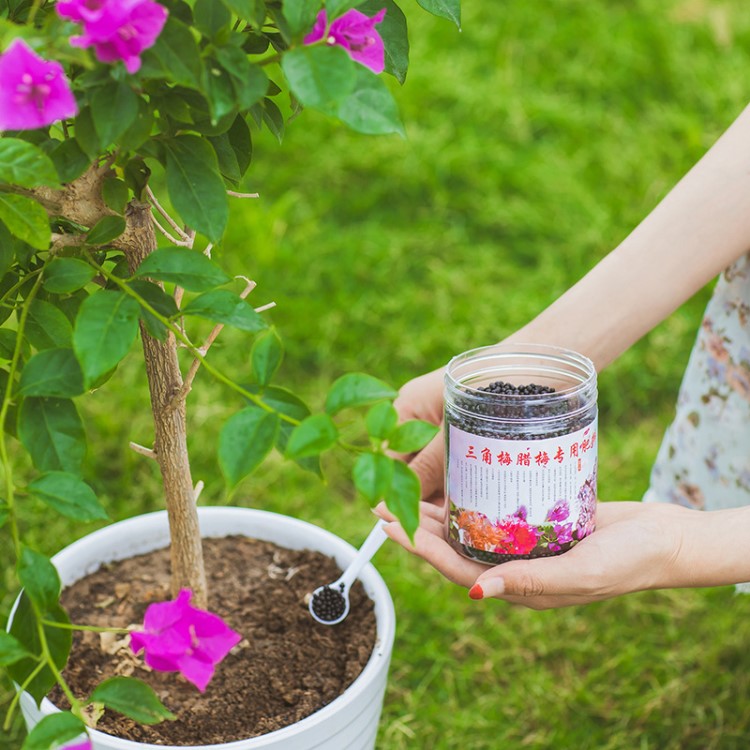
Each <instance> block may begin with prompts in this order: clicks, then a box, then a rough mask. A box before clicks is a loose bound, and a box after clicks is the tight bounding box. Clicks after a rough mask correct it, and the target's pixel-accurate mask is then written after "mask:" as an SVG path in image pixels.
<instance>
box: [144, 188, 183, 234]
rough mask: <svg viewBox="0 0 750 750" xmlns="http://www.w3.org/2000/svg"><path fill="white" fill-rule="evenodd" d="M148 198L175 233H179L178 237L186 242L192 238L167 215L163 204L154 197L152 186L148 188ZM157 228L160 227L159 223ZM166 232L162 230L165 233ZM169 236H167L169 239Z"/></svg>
mask: <svg viewBox="0 0 750 750" xmlns="http://www.w3.org/2000/svg"><path fill="white" fill-rule="evenodd" d="M146 197H147V198H148V202H149V203H150V204H151V205H152V206H153V207H154V208H155V209H156V210H157V211H158V212H159V213H160V214H161V215H162V216H163V217H164V218H165V219H166V220H167V224H169V226H170V227H172V229H174V231H175V232H177V236H178V237H179V238H180V239H181V240H182V241H183V242H186V241H187V240H189V239H190V236H189V235H188V234H187V232H186V231H185V230H184V229H183V228H182V227H181V226H180V225H179V224H178V223H177V222H176V221H175V220H174V219H173V218H172V217H171V216H170V215H169V214H168V213H167V211H166V210H165V209H164V208H163V206H162V205H161V203H159V201H158V200H157V199H156V196H155V195H154V191H153V190H151V188H150V186H148V185H147V186H146ZM156 223H157V226H158V222H156ZM163 231H164V230H162V232H163ZM168 236H169V235H167V237H168Z"/></svg>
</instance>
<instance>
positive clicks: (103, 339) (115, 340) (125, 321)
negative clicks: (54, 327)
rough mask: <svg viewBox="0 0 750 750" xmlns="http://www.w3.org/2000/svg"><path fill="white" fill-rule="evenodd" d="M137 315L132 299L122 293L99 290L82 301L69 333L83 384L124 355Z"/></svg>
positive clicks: (117, 361)
mask: <svg viewBox="0 0 750 750" xmlns="http://www.w3.org/2000/svg"><path fill="white" fill-rule="evenodd" d="M139 312H140V308H139V306H138V303H137V302H136V301H135V299H133V298H132V297H130V296H128V295H126V294H124V293H123V292H114V291H108V290H105V289H103V290H101V291H99V292H96V293H95V294H92V295H91V296H90V297H89V298H88V299H86V300H85V301H84V302H83V304H82V305H81V308H80V310H79V311H78V317H77V318H76V323H75V328H74V330H73V349H74V350H75V353H76V356H77V357H78V361H79V362H80V363H81V369H82V371H83V377H84V382H85V383H86V384H87V385H91V384H92V383H94V381H96V380H97V378H99V377H101V376H102V375H104V373H106V372H108V371H109V370H111V369H112V368H113V367H115V366H116V365H117V364H118V363H119V362H120V360H121V359H122V358H123V357H124V356H125V355H126V354H127V353H128V350H129V349H130V346H131V344H132V343H133V341H134V339H135V337H136V334H137V333H138V313H139Z"/></svg>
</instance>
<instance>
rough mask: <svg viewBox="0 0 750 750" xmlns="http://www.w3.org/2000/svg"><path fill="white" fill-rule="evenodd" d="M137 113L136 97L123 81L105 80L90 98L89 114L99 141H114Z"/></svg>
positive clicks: (104, 142) (108, 142) (102, 143)
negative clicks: (104, 83)
mask: <svg viewBox="0 0 750 750" xmlns="http://www.w3.org/2000/svg"><path fill="white" fill-rule="evenodd" d="M137 115H138V97H137V96H136V94H135V92H134V91H133V89H132V88H130V86H128V84H126V83H125V82H124V81H111V80H110V81H107V84H106V85H105V86H102V87H101V88H100V89H98V90H97V92H96V93H95V94H94V96H93V97H92V98H91V116H92V118H93V120H94V129H95V130H96V133H97V135H98V136H99V142H100V143H101V145H102V146H104V147H105V148H106V147H107V146H109V145H110V144H112V143H114V142H115V141H116V140H117V138H118V137H119V136H121V135H122V134H123V133H124V132H125V131H126V130H127V129H128V128H129V127H130V126H131V125H132V124H133V122H135V118H136V116H137Z"/></svg>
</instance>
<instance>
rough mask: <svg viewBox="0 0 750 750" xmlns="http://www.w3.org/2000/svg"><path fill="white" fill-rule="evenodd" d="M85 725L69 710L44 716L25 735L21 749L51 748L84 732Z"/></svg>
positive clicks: (38, 749) (57, 746)
mask: <svg viewBox="0 0 750 750" xmlns="http://www.w3.org/2000/svg"><path fill="white" fill-rule="evenodd" d="M85 732H86V725H85V724H84V723H83V722H82V721H81V720H80V719H78V718H76V717H75V716H73V714H71V713H70V712H69V711H61V712H60V713H54V714H51V715H49V716H45V717H44V718H43V719H42V720H41V721H40V722H39V723H38V724H37V725H36V726H35V727H34V728H33V729H32V730H31V732H29V734H28V735H27V736H26V739H25V740H24V742H23V745H22V746H21V750H52V748H61V747H62V746H63V745H64V744H65V743H66V742H69V741H70V740H75V739H77V738H79V737H81V735H83V734H85Z"/></svg>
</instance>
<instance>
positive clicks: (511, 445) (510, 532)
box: [446, 419, 597, 557]
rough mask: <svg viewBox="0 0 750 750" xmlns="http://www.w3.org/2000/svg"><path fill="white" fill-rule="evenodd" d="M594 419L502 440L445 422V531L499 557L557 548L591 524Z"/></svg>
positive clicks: (567, 544)
mask: <svg viewBox="0 0 750 750" xmlns="http://www.w3.org/2000/svg"><path fill="white" fill-rule="evenodd" d="M596 428H597V421H596V419H594V420H593V421H592V422H591V423H590V424H589V425H587V426H586V427H584V428H583V429H580V430H577V431H576V432H572V433H569V434H567V435H560V436H557V437H552V438H542V439H538V440H507V439H498V438H490V437H484V436H479V435H475V434H472V433H470V432H465V431H463V430H460V429H459V428H457V427H454V426H453V425H449V431H448V440H449V443H448V445H449V450H448V474H447V482H446V489H447V491H448V501H449V508H450V517H449V524H450V527H449V533H450V535H451V536H452V537H453V538H454V539H455V540H456V541H458V542H459V543H460V544H462V545H466V546H467V547H472V548H474V549H478V550H482V551H486V552H494V553H497V554H502V555H530V556H532V557H533V556H538V555H544V554H550V553H559V552H563V551H565V550H566V549H569V548H570V547H572V546H573V545H574V544H575V543H576V542H578V541H580V540H581V539H583V538H584V537H586V536H588V535H589V534H590V533H591V532H592V531H593V530H594V523H595V513H596V456H597V435H596Z"/></svg>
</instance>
